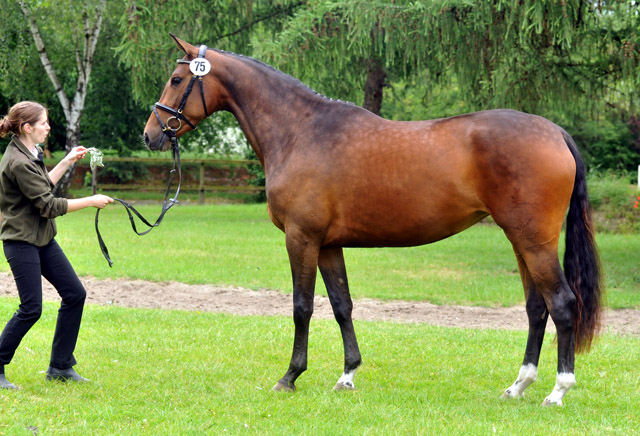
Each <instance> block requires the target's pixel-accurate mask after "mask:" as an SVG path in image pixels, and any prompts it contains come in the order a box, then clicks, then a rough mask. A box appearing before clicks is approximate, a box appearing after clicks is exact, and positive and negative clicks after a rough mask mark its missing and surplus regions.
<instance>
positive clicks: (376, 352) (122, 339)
mask: <svg viewBox="0 0 640 436" xmlns="http://www.w3.org/2000/svg"><path fill="white" fill-rule="evenodd" d="M16 302H17V300H15V299H8V298H3V299H0V313H5V314H8V313H10V311H11V310H13V308H14V307H15V304H16ZM55 309H56V305H54V304H53V303H47V304H46V305H45V311H44V314H43V317H42V319H41V320H40V322H39V323H38V324H36V326H35V327H34V328H33V329H32V330H31V332H30V333H29V334H28V335H27V336H26V337H25V339H24V341H23V344H22V345H21V347H20V348H19V350H18V353H17V354H16V357H15V359H14V362H13V363H12V364H11V365H10V366H8V367H7V373H8V375H9V376H10V379H11V380H12V381H14V382H15V383H17V384H19V385H20V386H21V387H22V389H21V390H20V391H18V392H0V409H1V410H2V417H1V418H0V434H7V435H32V434H36V433H37V434H39V435H56V434H61V435H62V434H64V435H86V434H91V435H112V434H126V435H176V434H180V435H200V434H234V435H235V434H260V435H264V434H267V435H270V434H273V435H336V434H345V435H351V434H362V435H388V434H421V435H431V434H433V435H443V434H446V435H448V434H465V435H487V434H504V435H512V434H528V435H545V436H546V435H549V434H551V435H560V434H562V435H566V434H569V435H571V434H575V435H584V434H588V435H627V434H635V433H637V432H638V431H640V411H639V409H638V407H637V404H636V403H637V389H638V385H639V383H640V376H639V375H638V372H637V362H638V360H639V359H640V346H639V345H640V339H638V338H629V337H621V336H613V335H605V336H604V337H602V338H601V339H600V341H599V342H598V343H597V345H596V346H595V347H594V349H593V350H592V352H591V353H590V354H588V355H580V356H578V359H577V368H578V370H577V377H578V385H577V386H576V388H574V389H573V390H572V391H571V392H570V393H569V394H567V396H566V397H565V406H564V407H562V408H542V407H540V403H541V402H542V400H543V399H544V397H545V396H546V395H547V394H549V392H550V391H551V389H552V388H553V384H554V382H555V344H554V343H553V341H551V340H550V338H548V339H549V340H547V342H546V344H545V345H544V349H543V359H542V361H541V366H540V374H539V378H538V381H537V382H536V383H535V384H534V385H533V386H531V387H530V388H529V389H528V391H527V396H526V397H525V398H524V399H522V400H517V401H504V400H501V399H500V398H499V396H500V394H501V393H502V390H503V389H504V388H506V387H507V386H509V385H510V384H511V383H512V382H513V379H514V378H515V376H516V374H517V371H518V369H519V365H520V362H521V358H522V350H523V348H524V342H525V340H526V334H525V333H524V332H509V331H491V330H466V329H453V328H440V327H433V326H428V325H420V324H395V323H388V322H386V323H383V322H356V330H357V332H358V334H359V338H360V345H361V349H362V352H363V359H364V365H363V366H362V368H361V370H360V371H359V373H358V376H357V377H356V386H357V388H358V390H357V391H355V392H340V393H336V392H332V390H331V389H332V387H333V385H334V384H335V382H336V381H337V379H338V377H339V375H340V373H341V363H342V346H341V341H340V339H339V337H340V334H339V331H338V328H337V326H336V324H335V323H334V322H331V321H324V320H316V321H313V323H312V329H311V336H310V350H309V353H310V354H309V371H307V372H306V373H304V374H303V375H302V376H301V378H300V379H299V380H298V383H297V386H298V391H297V392H296V393H295V394H286V393H274V392H272V391H270V388H271V387H272V386H273V384H274V383H275V382H276V381H277V379H278V378H279V377H280V376H282V375H283V373H284V371H285V370H286V365H287V364H288V360H289V357H290V344H291V339H292V330H293V327H292V322H291V320H290V319H288V318H283V317H238V316H230V315H222V314H210V313H197V312H182V311H159V310H143V309H123V308H118V307H98V306H90V307H88V308H87V311H86V314H85V317H84V320H83V328H82V331H81V337H80V341H79V344H78V348H77V351H76V356H77V357H78V360H79V364H78V366H77V367H76V368H77V369H78V371H79V372H80V373H81V374H83V375H85V376H86V377H89V378H91V379H92V380H93V381H92V383H90V384H87V385H73V384H71V385H65V384H59V383H48V382H45V380H44V374H43V370H44V369H45V368H46V366H47V363H48V356H47V352H48V350H49V344H50V340H51V334H52V332H53V327H54V323H55V315H56V314H55Z"/></svg>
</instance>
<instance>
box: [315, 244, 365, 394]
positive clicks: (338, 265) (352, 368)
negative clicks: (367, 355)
mask: <svg viewBox="0 0 640 436" xmlns="http://www.w3.org/2000/svg"><path fill="white" fill-rule="evenodd" d="M318 267H319V269H320V274H321V275H322V278H323V280H324V283H325V286H326V287H327V293H328V294H329V301H330V302H331V307H332V308H333V314H334V316H335V318H336V321H337V322H338V325H339V326H340V333H341V334H342V342H343V344H344V372H343V373H342V376H341V377H340V379H339V380H338V382H337V383H336V385H335V387H334V390H336V391H339V390H353V389H355V385H354V383H353V378H354V376H355V374H356V370H357V369H358V367H359V366H360V364H361V363H362V359H361V355H360V350H359V348H358V341H357V339H356V334H355V330H354V328H353V320H352V318H351V312H352V310H353V303H352V301H351V295H350V293H349V283H348V281H347V271H346V268H345V264H344V256H343V253H342V248H341V247H331V248H323V249H321V250H320V256H319V259H318Z"/></svg>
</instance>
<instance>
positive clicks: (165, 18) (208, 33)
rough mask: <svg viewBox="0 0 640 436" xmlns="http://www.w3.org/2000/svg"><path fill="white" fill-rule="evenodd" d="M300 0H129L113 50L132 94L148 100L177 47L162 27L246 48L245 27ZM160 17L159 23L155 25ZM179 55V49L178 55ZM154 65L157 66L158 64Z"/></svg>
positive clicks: (267, 20) (269, 19)
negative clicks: (129, 80)
mask: <svg viewBox="0 0 640 436" xmlns="http://www.w3.org/2000/svg"><path fill="white" fill-rule="evenodd" d="M300 3H302V2H300V1H299V0H275V1H274V0H239V1H233V2H229V1H226V0H213V1H209V2H207V4H206V6H204V7H203V4H202V2H201V1H199V0H183V1H180V2H147V3H146V4H141V3H140V2H136V1H130V2H129V5H128V8H127V13H126V14H125V15H123V16H122V17H121V19H120V31H121V34H122V39H121V42H120V44H119V45H118V47H117V48H116V52H117V53H118V56H119V59H120V61H121V62H122V63H123V64H124V65H126V66H127V67H128V68H130V69H131V70H132V80H133V91H134V98H135V99H136V100H137V101H140V102H143V103H144V104H151V103H153V101H154V100H153V99H154V98H157V97H156V96H157V95H158V90H160V89H162V88H163V87H164V83H165V82H166V80H167V77H168V76H169V74H170V73H171V71H173V69H174V64H173V63H172V62H169V60H173V59H174V58H175V57H176V55H175V53H177V48H176V46H175V43H174V41H173V40H172V39H171V38H169V36H168V32H171V33H174V34H176V35H177V36H179V37H180V38H182V39H184V40H187V41H189V42H191V43H193V44H207V45H208V46H211V47H215V48H220V49H226V50H230V51H239V52H241V53H243V54H251V53H250V47H249V44H248V42H249V40H250V36H251V32H252V31H253V30H254V29H255V28H256V27H258V26H263V27H264V26H271V25H273V24H274V23H276V24H277V20H276V18H279V17H281V16H286V15H287V14H290V13H292V11H293V10H295V8H296V7H297V6H298V5H299V4H300ZM158 23H162V25H158ZM180 57H181V55H180ZM159 67H160V68H159Z"/></svg>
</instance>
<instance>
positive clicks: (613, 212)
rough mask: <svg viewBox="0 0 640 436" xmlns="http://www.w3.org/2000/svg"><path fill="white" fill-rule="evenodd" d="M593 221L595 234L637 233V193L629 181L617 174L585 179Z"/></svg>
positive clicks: (639, 224) (639, 210)
mask: <svg viewBox="0 0 640 436" xmlns="http://www.w3.org/2000/svg"><path fill="white" fill-rule="evenodd" d="M587 184H588V188H589V197H590V200H591V206H592V208H593V215H594V221H595V223H596V229H597V230H598V231H604V232H610V233H634V232H640V207H637V201H638V197H639V196H640V190H639V189H638V187H637V186H635V185H633V184H631V183H630V180H629V177H628V176H627V175H624V174H617V173H612V172H608V173H596V172H592V173H590V174H589V176H588V179H587Z"/></svg>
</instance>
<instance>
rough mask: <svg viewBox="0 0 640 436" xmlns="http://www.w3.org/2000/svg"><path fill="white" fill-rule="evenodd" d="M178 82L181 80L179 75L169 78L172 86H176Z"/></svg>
mask: <svg viewBox="0 0 640 436" xmlns="http://www.w3.org/2000/svg"><path fill="white" fill-rule="evenodd" d="M180 82H182V78H181V77H174V78H173V79H171V85H173V86H178V85H179V84H180Z"/></svg>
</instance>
